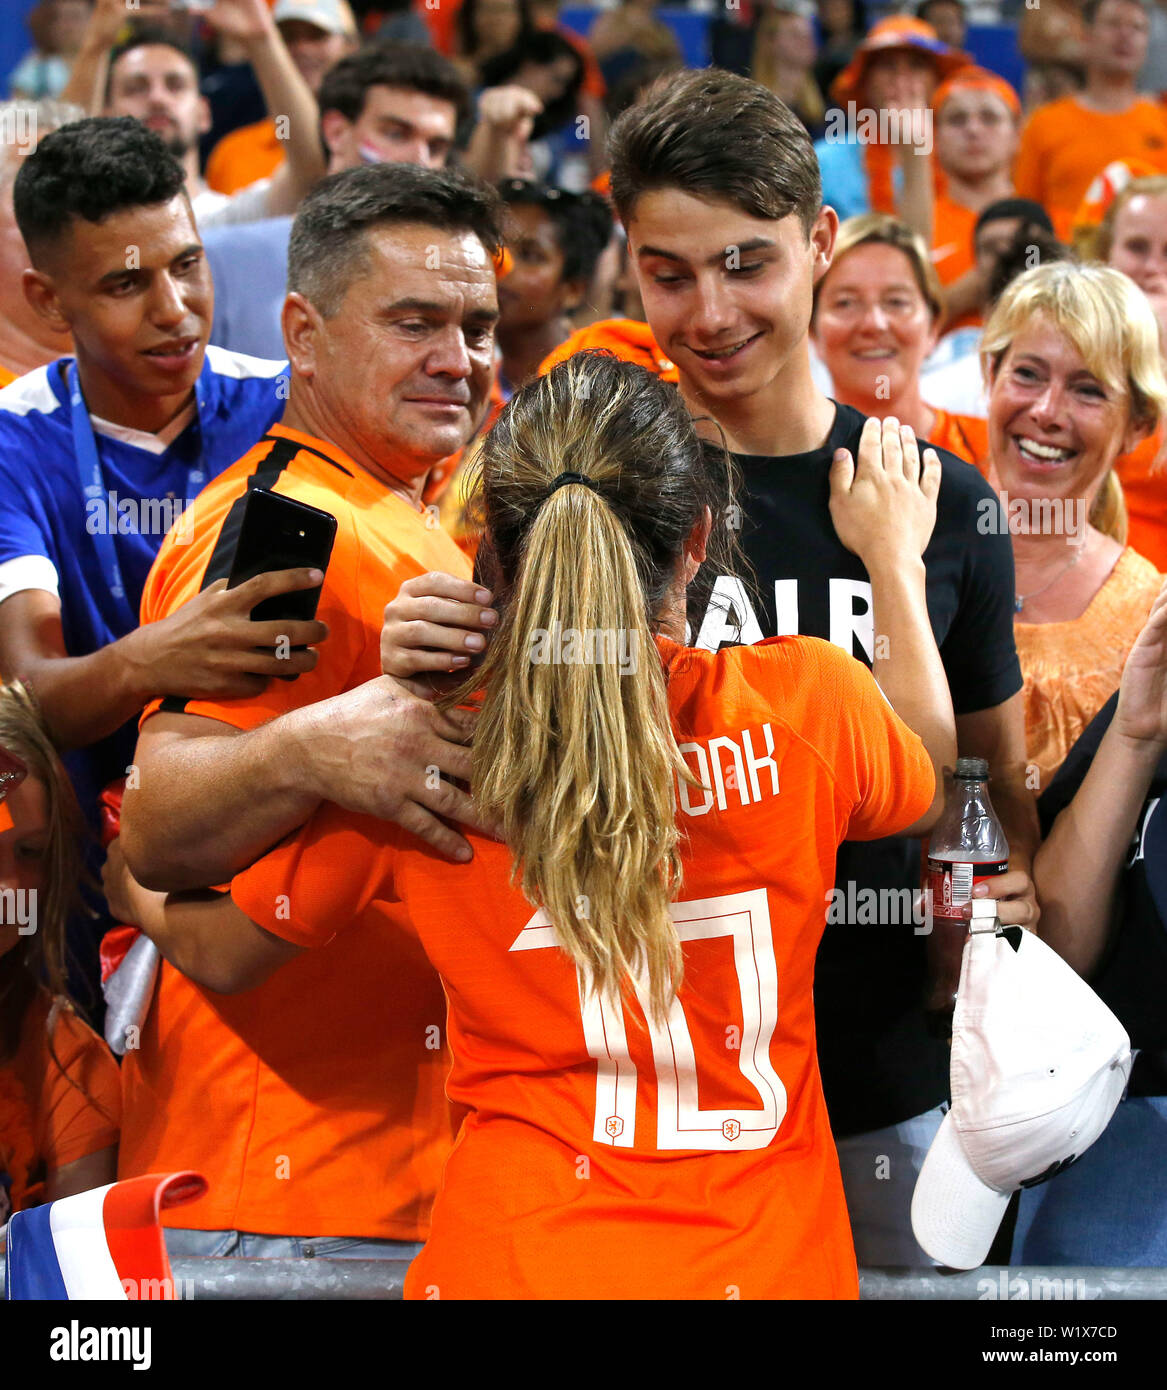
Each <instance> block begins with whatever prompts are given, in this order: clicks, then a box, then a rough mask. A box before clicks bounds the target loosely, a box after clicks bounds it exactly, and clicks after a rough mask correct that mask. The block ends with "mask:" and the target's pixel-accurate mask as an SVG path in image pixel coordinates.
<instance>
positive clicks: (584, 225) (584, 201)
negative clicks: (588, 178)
mask: <svg viewBox="0 0 1167 1390" xmlns="http://www.w3.org/2000/svg"><path fill="white" fill-rule="evenodd" d="M498 191H499V193H500V194H501V195H502V200H503V202H504V203H506V205H507V206H508V207H516V206H518V207H535V208H542V209H543V211H544V212H545V213H546V214H547V216H548V217H549V218H550V219H551V221H552V223H553V224H554V226H555V239H556V241H557V242H558V243H559V249H560V250H561V251H562V252H563V278H564V279H565V280H590V279H591V278H592V276H593V275H594V274H595V270H596V262H597V261H598V260H599V259H600V256H601V255H602V254H603V251H604V247H605V246H607V244H608V241H609V239H610V237H611V235H612V225H613V223H612V213H611V211H610V210H609V208H608V204H607V201H606V200H605V199H603V198H601V197H600V195H599V194H598V193H568V192H567V191H565V190H564V189H561V188H548V187H547V185H546V184H542V183H532V182H529V181H528V180H527V179H507V180H506V182H505V183H501V184H499V188H498Z"/></svg>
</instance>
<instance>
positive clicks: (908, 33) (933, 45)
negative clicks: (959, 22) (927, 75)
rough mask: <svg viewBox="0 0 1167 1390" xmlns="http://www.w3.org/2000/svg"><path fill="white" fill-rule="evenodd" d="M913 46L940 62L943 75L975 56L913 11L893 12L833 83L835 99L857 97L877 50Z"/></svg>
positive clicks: (947, 74)
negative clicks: (946, 40) (952, 43)
mask: <svg viewBox="0 0 1167 1390" xmlns="http://www.w3.org/2000/svg"><path fill="white" fill-rule="evenodd" d="M896 48H913V49H915V50H916V51H917V52H920V53H927V54H928V56H929V57H930V58H931V59H932V60H933V62H934V63H935V65H936V74H937V76H938V77H940V78H945V77H951V76H952V74H953V73H954V72H957V71H958V70H959V69H960V68H963V67H967V66H968V65H969V64H971V62H972V59H971V58H970V57H969V55H968V54H967V53H962V52H961V51H960V50H959V49H956V48H949V47H948V45H947V44H946V43H943V42H942V41H941V39H940V36H939V34H937V32H936V30H935V29H933V28H932V26H931V25H930V24H925V23H924V21H923V20H922V19H913V18H912V17H911V16H910V15H892V16H891V18H890V19H881V20H880V21H879V23H878V24H876V25H873V27H872V30H871V33H870V34H868V35H867V37H866V38H865V39H864V40H863V42H862V43H861V44H860V45H859V47H858V48H857V49H856V50H855V55H854V57H853V58H852V59H851V61H850V62H849V63H848V64H847V66H846V67H845V68H844V69H843V71H842V72H841V73H840V74H839V75H838V77H836V78H835V80H834V82H833V83H832V84H831V100H832V101H836V102H839V103H840V104H841V103H843V102H846V101H851V100H854V99H855V98H856V97H857V96H858V95H859V93H860V91H861V90H862V88H863V81H864V79H865V78H866V76H867V65H868V63H870V62H871V59H872V57H873V56H874V55H875V54H877V53H886V52H888V50H890V49H896Z"/></svg>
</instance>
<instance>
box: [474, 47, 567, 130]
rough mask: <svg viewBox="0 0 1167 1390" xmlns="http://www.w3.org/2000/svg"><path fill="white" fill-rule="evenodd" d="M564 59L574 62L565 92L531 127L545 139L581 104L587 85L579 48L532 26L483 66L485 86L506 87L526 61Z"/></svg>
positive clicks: (543, 62) (483, 82) (540, 114)
mask: <svg viewBox="0 0 1167 1390" xmlns="http://www.w3.org/2000/svg"><path fill="white" fill-rule="evenodd" d="M560 58H568V59H570V61H571V63H572V65H573V66H572V77H571V81H570V82H568V84H567V87H566V88H565V90H564V92H563V95H562V96H559V97H556V98H555V100H554V101H549V102H547V103H546V104H545V105H544V107H543V110H542V111H541V112H540V113H539V115H538V116H536V117H535V122H534V125H533V126H532V128H531V138H532V139H533V140H541V139H542V138H543V136H545V135H547V134H548V133H550V132H551V131H554V130H558V129H559V128H560V127H561V126H564V125H566V124H567V122H568V121H570V120H571V118H572V117H573V116H574V115H575V113H576V110H577V108H578V106H579V93H580V88H581V87H582V86H583V79H584V63H583V59H582V58H581V57H580V54H579V49H577V48H576V47H575V46H574V44H571V43H569V42H568V41H567V39H565V38H564V37H563V35H562V34H557V33H556V32H555V31H554V30H553V29H529V30H528V31H527V32H526V33H523V34H520V35H519V38H518V41H517V42H516V43H514V44H513V45H512V46H511V47H510V48H508V49H507V51H506V52H505V53H498V54H496V55H495V56H494V57H493V58H488V59H487V60H486V62H485V63H483V65H482V85H483V86H484V87H503V86H505V85H506V84H507V83H508V82H512V81H513V80H514V78H515V77H516V75H517V74H518V72H519V70H520V69H521V68H522V67H523V66H524V64H526V63H536V64H540V65H542V64H546V63H554V62H556V61H557V60H558V59H560Z"/></svg>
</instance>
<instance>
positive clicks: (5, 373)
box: [0, 367, 16, 390]
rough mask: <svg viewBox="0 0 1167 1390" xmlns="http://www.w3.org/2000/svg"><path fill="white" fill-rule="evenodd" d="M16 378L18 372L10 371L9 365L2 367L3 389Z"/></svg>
mask: <svg viewBox="0 0 1167 1390" xmlns="http://www.w3.org/2000/svg"><path fill="white" fill-rule="evenodd" d="M15 380H16V373H15V372H10V371H9V370H8V368H7V367H0V390H3V389H4V387H5V386H7V385H8V383H9V382H10V381H15Z"/></svg>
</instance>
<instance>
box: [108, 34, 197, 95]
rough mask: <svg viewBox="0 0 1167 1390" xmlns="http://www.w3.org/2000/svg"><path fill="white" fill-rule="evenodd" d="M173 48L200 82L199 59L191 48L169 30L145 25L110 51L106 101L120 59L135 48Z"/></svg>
mask: <svg viewBox="0 0 1167 1390" xmlns="http://www.w3.org/2000/svg"><path fill="white" fill-rule="evenodd" d="M155 47H161V48H173V49H174V51H175V53H180V54H181V55H182V56H183V57H184V58H185V59H186V61H187V62H188V63H189V64H190V65H191V68H192V69H193V70H194V78H195V83H196V85H197V83H198V80H199V64H198V59H197V58H196V57H195V55H194V53H193V52H192V50H191V49H190V48H188V47H187V45H186V44H185V43H183V41H182V40H181V39H180V38H178V36H177V35H175V34H174V33H172V32H171V31H170V30H169V29H164V28H162V27H161V26H160V25H157V24H143V25H142V26H141V27H140V28H137V29H135V30H134V31H133V32H132V33H131V34H130V36H129V38H127V39H123V40H122V42H121V43H119V44H115V45H114V47H113V48H111V49H110V53H109V66H108V67H107V68H106V71H105V99H106V101H108V100H109V94H110V90H111V88H112V86H113V70H114V68H115V67H116V65H117V62H118V60H119V59H120V58H122V57H124V56H125V54H127V53H132V52H133V51H134V49H135V48H155Z"/></svg>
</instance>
